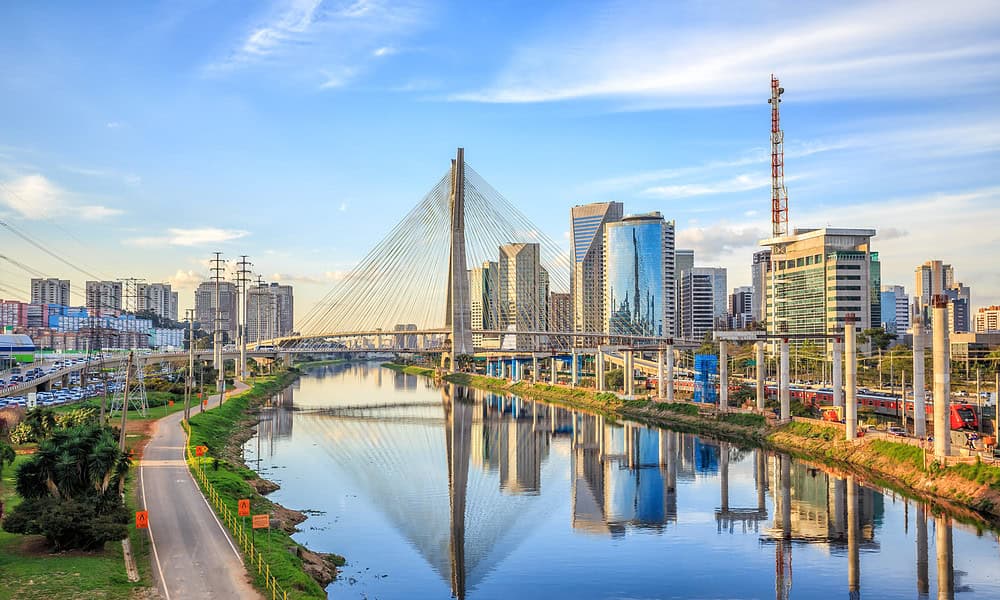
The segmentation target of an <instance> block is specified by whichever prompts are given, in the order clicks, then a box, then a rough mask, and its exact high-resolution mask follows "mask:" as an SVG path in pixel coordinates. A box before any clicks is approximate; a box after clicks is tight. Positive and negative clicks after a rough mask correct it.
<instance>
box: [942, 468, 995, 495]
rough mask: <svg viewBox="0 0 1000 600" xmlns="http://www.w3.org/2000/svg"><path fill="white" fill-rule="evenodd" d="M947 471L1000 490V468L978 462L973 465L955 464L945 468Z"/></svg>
mask: <svg viewBox="0 0 1000 600" xmlns="http://www.w3.org/2000/svg"><path fill="white" fill-rule="evenodd" d="M944 472H945V473H954V474H956V475H959V476H960V477H964V478H966V479H968V480H969V481H975V482H976V483H982V484H986V485H988V486H990V487H991V488H992V489H994V490H997V491H1000V468H997V467H994V466H993V465H987V464H985V463H982V462H977V463H975V464H971V465H955V466H953V467H948V468H947V469H945V470H944Z"/></svg>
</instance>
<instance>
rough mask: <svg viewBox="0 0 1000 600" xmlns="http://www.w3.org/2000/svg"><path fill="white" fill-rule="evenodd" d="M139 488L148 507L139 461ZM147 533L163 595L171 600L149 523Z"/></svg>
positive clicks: (143, 501)
mask: <svg viewBox="0 0 1000 600" xmlns="http://www.w3.org/2000/svg"><path fill="white" fill-rule="evenodd" d="M139 487H140V488H141V489H142V506H143V508H145V507H146V478H145V477H143V475H142V461H141V460H140V461H139ZM146 531H148V532H149V545H150V546H152V548H153V559H154V560H155V561H156V572H157V574H159V576H160V581H161V582H162V583H163V593H164V594H165V595H166V596H167V598H166V600H170V588H169V587H167V578H166V577H164V575H163V565H161V564H160V555H159V554H158V553H157V552H156V540H155V539H154V538H153V527H152V525H150V524H149V523H148V522H147V524H146Z"/></svg>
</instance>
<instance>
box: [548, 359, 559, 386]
mask: <svg viewBox="0 0 1000 600" xmlns="http://www.w3.org/2000/svg"><path fill="white" fill-rule="evenodd" d="M549 378H550V381H549V383H551V384H552V385H556V384H557V383H559V368H558V366H557V362H556V357H554V356H553V357H552V373H550V375H549Z"/></svg>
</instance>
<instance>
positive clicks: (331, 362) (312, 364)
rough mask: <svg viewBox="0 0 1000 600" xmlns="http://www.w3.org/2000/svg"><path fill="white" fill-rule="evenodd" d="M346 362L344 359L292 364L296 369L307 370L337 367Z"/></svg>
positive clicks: (306, 361) (305, 361)
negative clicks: (330, 366)
mask: <svg viewBox="0 0 1000 600" xmlns="http://www.w3.org/2000/svg"><path fill="white" fill-rule="evenodd" d="M345 362H347V359H346V358H330V359H326V360H304V361H302V362H296V363H294V365H293V366H294V367H295V368H296V369H308V368H310V367H326V366H329V365H339V364H341V363H345Z"/></svg>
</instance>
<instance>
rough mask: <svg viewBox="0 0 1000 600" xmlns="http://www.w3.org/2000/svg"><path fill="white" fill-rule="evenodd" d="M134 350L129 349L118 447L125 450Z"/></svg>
mask: <svg viewBox="0 0 1000 600" xmlns="http://www.w3.org/2000/svg"><path fill="white" fill-rule="evenodd" d="M132 352H133V351H132V350H129V351H128V362H127V363H126V364H125V390H124V392H123V394H124V395H123V396H122V428H121V431H119V432H118V449H119V450H121V451H122V452H124V451H125V420H126V418H127V417H128V388H129V386H130V385H131V384H132V382H131V380H130V377H131V375H132Z"/></svg>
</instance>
